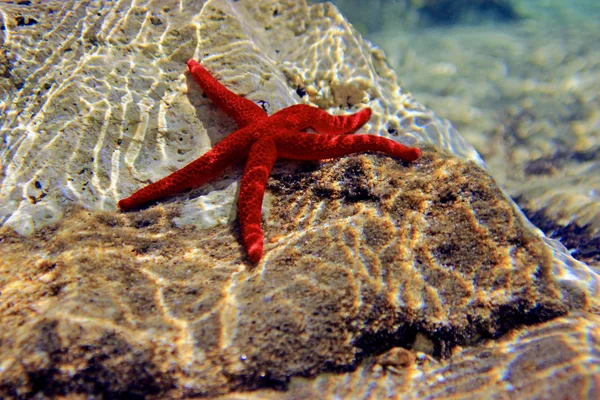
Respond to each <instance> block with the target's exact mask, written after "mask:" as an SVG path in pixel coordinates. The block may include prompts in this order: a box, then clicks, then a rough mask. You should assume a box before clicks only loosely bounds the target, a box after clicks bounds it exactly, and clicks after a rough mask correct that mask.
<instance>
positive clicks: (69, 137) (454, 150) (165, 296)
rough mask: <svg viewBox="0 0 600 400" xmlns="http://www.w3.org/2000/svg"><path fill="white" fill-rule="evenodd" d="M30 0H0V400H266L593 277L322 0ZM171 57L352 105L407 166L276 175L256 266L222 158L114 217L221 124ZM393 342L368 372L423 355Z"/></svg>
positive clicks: (292, 168)
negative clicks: (233, 399) (153, 200)
mask: <svg viewBox="0 0 600 400" xmlns="http://www.w3.org/2000/svg"><path fill="white" fill-rule="evenodd" d="M32 3H33V4H31V5H27V6H25V5H14V4H4V3H2V7H3V8H2V10H3V11H4V13H3V14H2V16H3V18H4V20H3V24H4V27H5V29H4V30H2V31H0V32H1V33H0V34H1V35H2V36H1V37H2V40H3V43H5V45H6V47H7V49H8V51H7V52H6V53H5V55H4V59H3V66H4V67H3V68H4V73H3V78H2V81H1V85H2V86H1V88H2V90H3V92H2V103H1V105H0V106H1V107H2V111H3V112H4V115H6V116H7V117H6V119H5V120H4V121H3V125H2V133H3V135H4V137H5V141H4V143H3V144H2V146H3V147H2V148H1V150H2V157H3V170H2V174H3V176H2V178H3V181H2V187H1V191H0V207H1V213H2V219H3V221H4V227H3V230H2V237H1V240H2V242H1V244H2V247H1V249H0V250H1V252H2V253H0V279H1V281H0V285H1V286H0V302H1V304H2V308H1V309H0V313H1V314H0V316H1V317H0V318H1V320H0V321H1V323H2V326H3V328H4V329H3V330H2V331H1V332H0V351H1V353H0V360H2V364H1V366H0V394H1V395H2V396H5V397H10V396H17V395H22V396H26V395H30V394H34V393H35V394H38V395H40V396H48V397H50V396H53V395H64V394H73V393H85V394H103V395H106V396H108V397H116V396H122V395H126V396H133V395H139V396H143V395H149V396H152V395H154V396H155V397H157V398H164V397H165V396H166V397H185V396H191V395H216V394H223V393H227V392H229V391H231V390H250V389H256V388H260V387H264V386H276V387H277V386H281V387H283V385H284V384H285V383H286V382H287V381H288V380H289V379H290V377H291V376H294V375H305V374H307V375H312V374H317V373H320V372H322V371H340V370H347V369H352V368H355V367H358V366H359V363H360V362H361V361H362V360H365V359H366V360H370V358H369V357H371V356H376V355H378V354H379V353H380V352H382V351H385V350H388V349H390V348H391V347H397V346H404V347H408V348H412V349H413V350H414V351H425V352H427V353H428V354H431V355H433V356H435V357H438V358H440V357H441V358H443V357H449V356H451V355H452V348H453V346H455V345H457V344H458V345H468V346H477V345H479V343H480V341H481V340H482V339H484V338H497V337H499V336H500V335H502V334H504V333H506V332H508V331H509V330H511V329H512V328H515V327H518V326H521V325H522V324H533V323H537V322H541V321H546V320H549V319H551V318H554V317H557V316H559V315H563V314H565V313H567V312H569V311H570V310H582V309H591V310H592V311H595V310H596V307H597V297H596V296H597V284H598V283H597V278H596V276H595V275H594V273H593V272H592V271H590V270H589V269H587V267H586V266H585V265H584V264H580V263H577V262H575V261H574V260H572V259H571V258H569V257H568V255H566V254H564V253H561V252H560V249H558V248H557V247H553V246H551V245H550V244H549V243H550V242H549V241H547V240H546V239H545V238H543V237H542V236H541V235H540V233H539V231H537V230H536V229H534V228H533V227H532V226H531V225H530V224H529V223H528V222H527V221H526V220H524V219H523V218H522V216H521V214H520V211H519V210H518V209H517V208H516V207H514V205H513V203H511V202H510V201H509V200H508V199H507V197H506V196H505V195H504V193H503V192H502V191H501V190H500V189H499V188H498V187H497V185H496V184H495V183H494V181H493V180H492V178H490V177H489V175H488V173H487V172H486V171H485V170H484V169H483V167H482V166H481V160H480V159H479V157H478V156H477V154H476V153H475V151H474V150H473V148H472V147H471V146H469V145H468V144H467V143H466V142H464V140H463V139H462V138H461V137H460V135H458V134H457V133H456V132H455V131H454V130H452V129H451V128H450V126H449V125H447V124H444V123H442V122H441V121H440V120H439V119H438V118H437V117H435V115H434V114H432V113H431V112H429V111H428V110H426V109H425V108H423V107H422V106H420V105H419V104H418V103H416V102H415V101H414V100H412V98H411V97H410V95H409V94H408V93H406V92H404V91H401V90H400V87H399V86H398V85H397V83H396V80H395V75H394V73H393V71H392V70H390V69H389V68H388V67H387V65H386V62H385V58H384V57H383V55H382V53H381V52H380V51H378V50H376V49H373V48H371V47H370V46H369V45H368V44H367V43H364V42H363V41H362V40H361V39H360V37H358V35H357V34H356V33H355V32H354V30H353V29H352V28H351V27H350V26H349V25H348V24H347V23H346V22H345V20H344V19H343V18H342V17H341V16H340V15H339V14H338V13H337V12H336V10H335V9H334V8H332V7H331V6H327V5H319V6H313V7H308V6H306V4H304V3H303V2H298V1H288V2H284V1H278V2H276V1H263V2H256V1H238V2H232V1H209V2H207V3H206V4H203V3H202V2H195V3H192V4H189V5H186V7H185V8H182V7H180V3H179V2H175V1H172V2H168V1H167V2H165V1H160V2H158V1H157V2H150V3H148V4H145V5H143V6H134V7H130V5H129V4H128V5H124V4H121V3H116V4H108V3H107V4H105V6H104V8H103V7H100V4H101V3H104V2H85V3H84V2H60V3H58V2H47V3H42V4H38V3H36V2H32ZM34 21H35V22H34ZM59 21H60V22H59ZM42 39H44V40H42ZM334 50H335V51H334ZM191 57H196V58H202V59H203V63H204V64H205V65H206V66H207V68H209V69H210V70H211V71H215V73H216V74H217V75H218V78H219V79H220V80H221V81H222V82H224V83H225V84H226V85H227V86H228V87H230V88H231V89H232V90H234V91H235V92H237V93H240V94H243V95H246V96H247V97H248V98H250V99H252V100H255V101H261V102H263V103H262V104H263V106H264V107H265V108H266V109H268V110H269V112H274V111H276V110H278V109H280V108H281V107H284V106H287V105H289V104H293V103H296V102H310V103H313V104H317V105H319V106H321V107H323V108H326V109H328V110H329V111H331V112H339V113H343V112H347V110H352V109H353V108H354V107H355V106H360V105H366V104H368V105H369V106H371V107H372V108H373V109H374V111H375V115H374V117H373V118H372V120H371V124H370V126H368V127H366V128H365V130H368V131H369V132H373V133H378V134H383V135H387V136H389V137H392V138H395V139H397V140H400V141H403V142H406V143H410V144H414V143H416V144H418V145H419V146H420V147H422V148H423V149H424V155H423V157H422V159H421V160H419V161H418V162H416V163H411V164H402V163H399V162H398V161H397V160H393V159H390V158H388V157H383V156H379V155H356V156H352V157H346V158H342V159H340V160H331V161H329V162H326V163H322V164H294V163H285V162H283V163H278V165H277V166H276V168H275V170H274V173H273V176H272V177H271V179H270V180H269V194H268V198H267V199H266V200H267V201H266V202H265V211H264V213H265V221H264V223H263V227H264V230H265V234H266V242H265V244H266V246H265V256H264V259H263V260H261V263H260V264H259V265H256V266H255V265H250V264H248V263H247V260H246V259H245V256H244V252H243V250H242V248H241V244H240V243H239V232H238V228H237V225H236V223H235V222H233V223H231V221H234V217H235V215H234V214H233V212H232V209H233V208H234V206H233V204H234V199H235V191H236V190H235V183H236V182H237V180H238V178H239V175H240V168H239V167H236V168H232V169H231V170H230V171H229V172H228V173H227V174H226V175H225V177H224V178H223V179H220V180H218V181H216V182H215V183H214V185H213V186H212V187H204V188H201V189H199V190H198V191H195V192H192V193H190V194H186V195H182V196H179V197H177V198H176V199H173V200H170V201H167V202H162V203H160V204H159V205H157V206H154V207H151V208H149V209H146V210H143V211H140V212H136V213H130V214H121V213H117V212H116V211H115V210H114V205H115V201H116V199H118V198H119V197H122V195H123V194H129V193H131V192H132V191H133V190H134V189H136V188H139V187H141V186H142V185H143V184H144V183H145V182H147V181H151V180H155V179H157V178H159V177H161V176H163V175H165V174H166V173H168V172H170V171H171V170H172V169H174V168H178V167H180V166H182V165H184V164H185V163H187V162H189V161H190V160H192V159H194V158H195V157H197V156H199V155H200V154H202V153H203V152H204V151H206V149H208V148H209V147H210V146H211V145H212V144H213V143H215V142H216V141H218V140H220V139H221V138H222V137H223V136H224V135H226V134H227V133H229V132H230V131H231V130H233V129H234V126H233V122H232V121H229V120H228V119H227V118H226V117H225V116H224V115H222V114H221V113H220V112H218V111H217V110H216V108H215V107H214V105H212V104H211V103H210V102H209V101H208V100H207V99H205V98H203V97H202V93H201V92H200V90H198V89H196V88H195V86H194V85H188V77H187V76H186V75H185V74H183V71H184V67H183V66H184V65H185V61H186V60H187V59H188V58H191ZM197 210H199V211H197ZM23 234H27V235H28V236H24V235H23ZM581 318H584V317H581ZM558 321H560V320H558ZM591 321H592V320H591ZM559 331H560V330H559ZM567 334H570V333H567ZM507 340H510V337H509V338H508V339H507ZM565 340H566V339H565ZM494 343H495V342H491V344H489V345H490V346H494ZM476 348H477V347H476ZM394 351H395V353H389V354H387V355H383V356H381V357H380V358H378V359H377V360H378V361H377V362H378V363H379V364H380V365H381V367H382V368H384V369H385V370H386V371H388V370H389V371H392V370H394V369H398V368H401V367H403V366H405V365H412V364H411V363H412V362H414V361H411V360H415V359H417V360H418V359H419V358H416V355H415V354H414V353H410V352H408V351H403V350H394ZM474 351H476V350H474ZM519 351H520V352H521V353H523V354H527V355H528V356H527V359H529V357H535V356H534V354H535V352H534V351H529V352H528V351H526V349H520V350H519ZM496 357H499V356H496ZM594 357H597V355H594ZM426 359H427V358H426ZM534 360H535V358H534ZM431 362H433V361H431ZM533 362H537V361H533ZM365 365H366V364H365ZM361 368H367V367H361ZM359 373H360V371H359ZM459 375H460V374H459ZM575 375H576V374H575ZM580 375H581V374H580ZM414 378H415V377H414V376H413V377H408V378H406V379H409V381H403V382H405V384H411V383H410V382H411V381H410V379H414ZM325 379H327V378H325ZM294 384H295V383H294ZM416 384H417V383H415V385H416ZM306 385H307V386H306V387H307V390H309V389H310V383H306ZM442 386H443V385H442ZM442 389H443V388H440V389H439V390H440V391H442ZM415 393H419V392H418V391H416V392H415Z"/></svg>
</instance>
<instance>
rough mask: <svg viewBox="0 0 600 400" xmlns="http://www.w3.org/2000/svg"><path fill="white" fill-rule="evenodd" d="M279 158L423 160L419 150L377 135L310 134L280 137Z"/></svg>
mask: <svg viewBox="0 0 600 400" xmlns="http://www.w3.org/2000/svg"><path fill="white" fill-rule="evenodd" d="M276 145H277V154H278V156H279V157H281V158H290V159H294V160H323V159H326V158H336V157H341V156H345V155H348V154H352V153H361V152H365V151H377V152H381V153H385V154H389V155H391V156H393V157H396V158H400V159H402V160H405V161H414V160H416V159H417V158H419V157H420V156H421V151H420V150H419V149H417V148H412V147H406V146H404V145H402V144H400V143H398V142H395V141H393V140H390V139H387V138H384V137H381V136H376V135H351V136H347V135H344V136H339V135H315V134H311V133H306V132H298V133H294V134H285V135H280V136H278V137H277V138H276Z"/></svg>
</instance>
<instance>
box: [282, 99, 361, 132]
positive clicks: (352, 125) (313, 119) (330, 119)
mask: <svg viewBox="0 0 600 400" xmlns="http://www.w3.org/2000/svg"><path fill="white" fill-rule="evenodd" d="M272 118H274V119H279V118H281V119H282V120H283V121H285V126H286V127H287V128H288V129H294V130H302V129H306V128H309V127H310V128H313V129H314V130H315V131H317V132H319V133H326V134H330V135H341V134H344V133H352V132H354V131H356V130H357V129H358V128H360V127H361V126H363V125H364V124H365V123H366V122H367V121H368V120H369V118H371V109H370V108H363V109H362V110H360V111H358V112H356V113H354V114H351V115H331V114H329V113H328V112H327V111H325V110H322V109H320V108H318V107H313V106H309V105H307V104H296V105H293V106H290V107H288V108H284V109H283V110H281V111H279V112H277V113H275V114H273V116H272Z"/></svg>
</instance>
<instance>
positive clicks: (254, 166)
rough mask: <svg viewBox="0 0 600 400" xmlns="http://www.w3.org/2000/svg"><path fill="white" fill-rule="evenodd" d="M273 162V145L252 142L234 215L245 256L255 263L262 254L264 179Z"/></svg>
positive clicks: (265, 140)
mask: <svg viewBox="0 0 600 400" xmlns="http://www.w3.org/2000/svg"><path fill="white" fill-rule="evenodd" d="M276 159H277V149H276V147H275V142H274V141H273V140H272V139H271V138H265V139H262V140H259V141H257V142H255V143H254V144H253V145H252V146H251V147H250V151H249V153H248V160H247V161H246V168H245V169H244V175H243V176H242V182H241V184H240V196H239V199H238V214H239V218H240V228H241V231H242V240H243V241H244V245H245V246H246V251H247V252H248V257H249V258H250V260H251V261H252V262H254V263H256V262H258V261H259V260H260V258H261V257H262V253H263V241H264V239H263V231H262V228H261V227H260V223H261V209H262V202H263V197H264V194H265V188H266V186H267V179H269V174H270V173H271V169H272V168H273V165H274V164H275V160H276Z"/></svg>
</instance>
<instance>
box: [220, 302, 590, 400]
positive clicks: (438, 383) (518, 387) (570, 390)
mask: <svg viewBox="0 0 600 400" xmlns="http://www.w3.org/2000/svg"><path fill="white" fill-rule="evenodd" d="M599 332H600V318H599V317H598V316H597V315H590V314H581V315H575V316H571V317H568V318H558V319H555V320H552V321H550V322H547V323H545V324H541V325H539V326H536V327H534V328H527V329H521V330H517V331H515V332H513V333H512V334H510V335H507V336H505V337H504V338H503V339H501V340H499V341H493V342H489V343H487V344H484V345H482V346H478V347H474V348H470V349H458V350H457V351H456V353H455V354H454V355H453V356H452V358H451V359H450V360H448V361H441V362H439V361H436V360H433V359H431V358H430V357H428V356H426V355H425V354H423V353H419V352H416V353H415V352H407V351H405V350H403V349H400V348H396V349H392V350H390V351H389V352H387V353H385V354H384V355H382V356H379V357H373V358H370V359H368V360H365V362H364V363H363V364H362V365H361V366H360V367H359V368H358V369H357V370H356V371H353V372H349V373H344V374H323V375H321V376H320V377H318V378H315V379H304V378H294V379H292V382H291V383H290V385H289V390H288V391H287V392H281V391H270V390H262V391H260V392H253V393H248V392H246V393H240V394H237V395H234V396H231V395H230V396H227V397H226V398H227V399H255V398H257V399H298V398H301V399H311V398H352V399H373V398H374V399H378V398H388V397H391V396H393V398H395V399H437V398H441V399H448V398H453V399H514V398H518V399H532V400H533V399H596V398H598V397H599V396H600V378H599V376H600V368H599V367H598V359H599V357H600V346H598V343H600V335H599Z"/></svg>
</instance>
